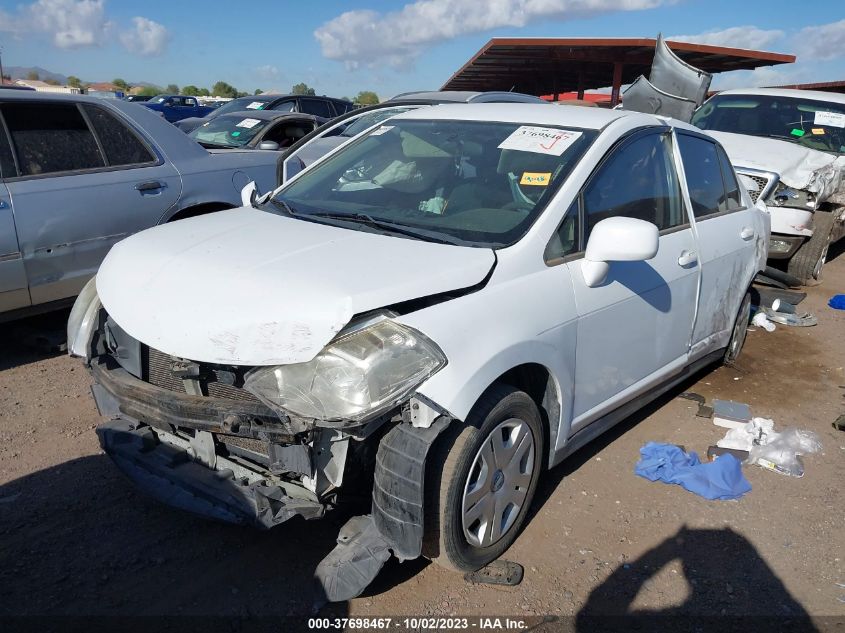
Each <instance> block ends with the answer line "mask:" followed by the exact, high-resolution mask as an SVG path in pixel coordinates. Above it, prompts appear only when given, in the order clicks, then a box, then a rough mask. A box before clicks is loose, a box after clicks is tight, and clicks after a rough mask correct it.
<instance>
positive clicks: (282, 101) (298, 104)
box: [176, 94, 355, 132]
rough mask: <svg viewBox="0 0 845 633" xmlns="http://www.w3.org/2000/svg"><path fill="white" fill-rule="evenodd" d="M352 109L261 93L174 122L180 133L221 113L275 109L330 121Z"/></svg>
mask: <svg viewBox="0 0 845 633" xmlns="http://www.w3.org/2000/svg"><path fill="white" fill-rule="evenodd" d="M354 109H355V106H354V105H353V104H352V103H351V102H349V101H344V100H343V99H334V98H333V97H310V96H305V95H278V94H262V95H254V96H252V97H238V98H237V99H232V100H231V101H229V102H228V103H226V104H224V105H222V106H220V107H219V108H217V109H216V110H215V111H214V112H212V113H210V114H208V115H206V116H204V117H202V118H199V117H191V118H187V119H182V120H181V121H178V122H177V123H176V127H178V128H179V129H180V130H182V131H183V132H190V131H192V130H194V129H196V128H198V127H199V126H200V125H202V124H203V123H207V122H208V121H210V120H211V119H213V118H215V117H218V116H220V115H222V114H229V113H231V112H241V111H245V110H276V111H278V112H301V113H303V114H313V115H314V116H318V117H322V118H324V119H333V118H334V117H336V116H340V115H342V114H345V113H346V112H349V111H351V110H354Z"/></svg>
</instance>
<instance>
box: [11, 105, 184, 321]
mask: <svg viewBox="0 0 845 633" xmlns="http://www.w3.org/2000/svg"><path fill="white" fill-rule="evenodd" d="M1 111H2V115H3V119H4V120H5V123H6V125H7V128H8V130H9V133H10V137H11V141H12V148H13V150H14V152H15V156H16V160H17V172H16V174H15V176H14V177H13V178H7V179H6V186H7V187H8V189H9V192H10V193H11V198H12V200H13V202H14V209H15V223H16V226H17V232H18V241H19V246H20V251H21V253H22V255H23V263H24V266H25V268H26V275H27V279H28V281H29V293H30V296H31V299H32V303H33V304H34V305H37V304H41V303H46V302H49V301H55V300H59V299H65V298H68V297H73V296H75V295H76V294H78V292H79V290H80V289H81V288H82V286H83V285H84V284H85V283H86V282H87V281H88V279H90V278H91V276H92V275H93V274H94V273H95V272H96V271H97V268H98V267H99V265H100V262H102V260H103V258H104V257H105V255H106V253H108V251H109V249H110V248H111V247H112V245H113V244H114V243H115V242H117V241H118V240H120V239H122V238H124V237H126V236H127V235H129V234H131V233H135V232H136V231H139V230H141V229H144V228H147V227H150V226H153V225H154V224H155V223H156V222H157V221H158V219H159V218H160V217H161V216H162V214H163V213H164V212H165V211H166V210H167V209H168V208H170V207H171V206H172V205H173V204H174V203H175V202H176V201H177V200H178V198H179V196H180V194H181V178H180V177H179V174H178V173H177V172H176V170H175V169H174V168H173V166H172V165H170V164H169V163H167V162H166V161H165V160H164V159H163V156H162V155H161V153H160V152H159V151H158V150H156V149H154V147H153V146H152V144H151V143H150V142H149V141H148V140H146V139H144V138H143V137H142V136H141V135H140V133H139V132H138V131H136V130H134V129H133V128H131V127H130V126H129V125H128V124H127V123H126V122H125V121H124V120H122V119H119V118H118V117H117V116H116V115H115V114H114V113H113V111H112V110H111V109H106V108H105V107H103V106H100V105H94V104H90V103H85V104H82V103H74V102H49V103H45V102H15V103H5V104H3V105H2V110H1Z"/></svg>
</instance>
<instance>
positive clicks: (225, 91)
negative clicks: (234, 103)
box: [211, 81, 238, 99]
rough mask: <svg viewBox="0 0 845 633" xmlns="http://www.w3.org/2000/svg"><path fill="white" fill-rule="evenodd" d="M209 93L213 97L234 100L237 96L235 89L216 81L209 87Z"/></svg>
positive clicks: (223, 82)
mask: <svg viewBox="0 0 845 633" xmlns="http://www.w3.org/2000/svg"><path fill="white" fill-rule="evenodd" d="M211 92H212V94H213V95H214V96H215V97H230V98H232V99H234V98H235V97H237V96H238V91H237V89H236V88H235V87H234V86H233V85H231V84H227V83H226V82H225V81H218V82H217V83H216V84H214V85H213V86H212V87H211Z"/></svg>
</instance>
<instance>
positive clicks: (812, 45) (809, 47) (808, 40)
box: [792, 20, 845, 60]
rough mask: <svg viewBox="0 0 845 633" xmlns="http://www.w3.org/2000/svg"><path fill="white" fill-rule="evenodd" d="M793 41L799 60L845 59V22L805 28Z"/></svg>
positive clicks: (840, 21)
mask: <svg viewBox="0 0 845 633" xmlns="http://www.w3.org/2000/svg"><path fill="white" fill-rule="evenodd" d="M792 41H793V44H794V46H795V51H796V52H797V53H798V58H799V59H803V58H806V59H818V60H829V59H836V58H837V57H845V20H839V22H831V23H830V24H823V25H821V26H807V27H804V28H803V29H801V30H800V31H798V33H797V34H796V35H795V36H794V37H793V38H792Z"/></svg>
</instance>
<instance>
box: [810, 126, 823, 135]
mask: <svg viewBox="0 0 845 633" xmlns="http://www.w3.org/2000/svg"><path fill="white" fill-rule="evenodd" d="M810 131H811V132H812V133H813V134H824V128H823V127H814V128H813V129H812V130H810Z"/></svg>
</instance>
